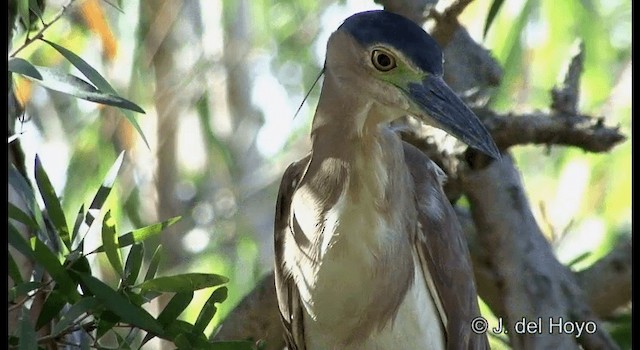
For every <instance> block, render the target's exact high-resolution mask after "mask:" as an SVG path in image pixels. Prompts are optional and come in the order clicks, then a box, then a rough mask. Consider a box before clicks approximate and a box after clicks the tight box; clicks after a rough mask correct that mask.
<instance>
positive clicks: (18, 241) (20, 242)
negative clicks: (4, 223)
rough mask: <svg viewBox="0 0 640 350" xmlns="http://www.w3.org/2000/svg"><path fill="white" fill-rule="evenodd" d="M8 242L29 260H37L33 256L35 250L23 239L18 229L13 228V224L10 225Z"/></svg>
mask: <svg viewBox="0 0 640 350" xmlns="http://www.w3.org/2000/svg"><path fill="white" fill-rule="evenodd" d="M8 241H9V244H10V245H11V246H12V247H14V248H15V249H16V250H17V251H19V252H20V253H22V255H24V256H25V257H27V258H31V259H35V257H34V256H33V250H31V247H30V246H29V243H28V242H27V241H26V240H25V239H24V237H22V235H21V234H20V232H18V229H16V228H15V226H13V224H11V223H9V232H8Z"/></svg>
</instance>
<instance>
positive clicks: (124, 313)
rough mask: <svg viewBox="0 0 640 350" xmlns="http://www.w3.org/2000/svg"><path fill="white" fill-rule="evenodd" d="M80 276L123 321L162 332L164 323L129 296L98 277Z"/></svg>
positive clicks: (150, 330) (151, 330)
mask: <svg viewBox="0 0 640 350" xmlns="http://www.w3.org/2000/svg"><path fill="white" fill-rule="evenodd" d="M79 276H80V278H81V279H82V281H83V282H84V283H85V284H86V285H87V287H88V288H89V289H90V290H91V292H92V293H93V294H94V295H95V296H96V297H97V298H98V299H99V300H100V301H102V302H103V303H104V305H105V307H107V308H108V309H109V310H110V311H111V312H113V313H114V314H116V315H117V316H119V317H120V318H121V319H122V320H123V321H125V322H128V323H129V324H131V325H134V326H136V327H139V328H142V329H144V330H146V331H148V332H153V333H156V334H162V332H163V329H162V325H160V323H159V322H158V321H157V320H156V319H154V318H153V316H151V315H150V314H149V313H148V312H147V311H146V310H144V309H143V308H141V307H140V306H137V305H134V304H132V303H131V302H129V300H127V298H125V297H124V296H122V295H121V294H118V293H116V292H115V291H114V290H113V289H111V287H109V286H108V285H106V284H104V283H103V282H102V281H100V280H98V279H97V278H95V277H93V276H90V275H87V274H79Z"/></svg>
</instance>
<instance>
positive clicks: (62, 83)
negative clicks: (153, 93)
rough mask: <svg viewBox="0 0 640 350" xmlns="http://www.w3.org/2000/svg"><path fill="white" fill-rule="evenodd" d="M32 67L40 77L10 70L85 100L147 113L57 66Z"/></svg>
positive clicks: (49, 87)
mask: <svg viewBox="0 0 640 350" xmlns="http://www.w3.org/2000/svg"><path fill="white" fill-rule="evenodd" d="M32 67H34V68H35V69H36V70H37V71H38V73H39V76H40V78H38V76H37V75H34V74H33V72H30V71H28V72H22V71H14V70H12V68H13V67H12V66H10V67H9V71H11V72H14V73H18V74H22V75H23V76H25V77H26V78H28V79H30V80H33V81H35V82H37V83H38V84H40V85H42V86H44V87H45V88H47V89H50V90H54V91H58V92H62V93H64V94H67V95H71V96H75V97H77V98H81V99H83V100H87V101H91V102H96V103H101V104H104V105H108V106H114V107H120V108H123V109H126V110H130V111H134V112H138V113H145V112H144V110H143V109H142V108H140V106H138V105H136V104H135V103H133V102H131V101H129V100H127V99H124V98H122V97H120V96H116V95H113V94H110V93H107V92H103V91H100V90H98V89H96V87H95V86H93V85H91V84H90V83H88V82H87V81H85V80H83V79H80V78H78V77H76V76H75V75H72V74H68V73H65V72H63V71H61V70H59V69H56V68H49V67H42V66H36V65H32ZM23 73H26V74H23ZM135 125H137V122H136V124H134V126H135Z"/></svg>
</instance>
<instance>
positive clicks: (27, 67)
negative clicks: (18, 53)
mask: <svg viewBox="0 0 640 350" xmlns="http://www.w3.org/2000/svg"><path fill="white" fill-rule="evenodd" d="M8 68H9V72H14V73H18V74H21V75H24V76H27V77H31V78H34V79H37V80H42V75H40V72H38V70H37V69H36V67H34V66H33V65H32V64H31V63H29V61H27V60H25V59H22V58H20V57H11V58H10V59H9V67H8Z"/></svg>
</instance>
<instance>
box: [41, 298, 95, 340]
mask: <svg viewBox="0 0 640 350" xmlns="http://www.w3.org/2000/svg"><path fill="white" fill-rule="evenodd" d="M99 305H100V302H99V301H98V299H96V298H95V297H88V298H82V299H80V301H78V302H77V303H75V304H74V305H73V306H71V307H70V308H69V310H68V311H67V312H66V313H64V314H63V315H62V317H60V321H58V322H57V323H56V324H55V325H54V326H53V330H52V331H51V335H53V336H56V335H58V334H60V333H61V332H62V331H64V330H65V329H67V328H68V327H69V326H70V325H72V324H73V323H74V321H75V320H76V319H77V318H78V317H80V316H81V315H83V314H85V313H86V314H90V313H92V312H93V310H95V309H96V308H97V307H98V306H99Z"/></svg>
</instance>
